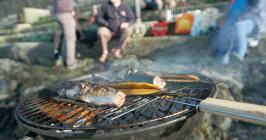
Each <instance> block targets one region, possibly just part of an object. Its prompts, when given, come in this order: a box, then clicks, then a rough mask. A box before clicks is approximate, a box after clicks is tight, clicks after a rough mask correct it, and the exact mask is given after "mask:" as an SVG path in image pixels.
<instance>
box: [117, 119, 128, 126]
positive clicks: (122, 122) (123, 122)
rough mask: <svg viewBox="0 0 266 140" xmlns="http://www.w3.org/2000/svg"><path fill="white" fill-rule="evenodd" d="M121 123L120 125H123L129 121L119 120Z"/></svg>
mask: <svg viewBox="0 0 266 140" xmlns="http://www.w3.org/2000/svg"><path fill="white" fill-rule="evenodd" d="M119 124H120V125H123V124H128V122H127V121H125V120H120V121H119Z"/></svg>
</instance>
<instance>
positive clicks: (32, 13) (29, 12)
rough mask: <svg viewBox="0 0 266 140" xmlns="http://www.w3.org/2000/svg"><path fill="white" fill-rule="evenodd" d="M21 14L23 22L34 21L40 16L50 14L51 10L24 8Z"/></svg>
mask: <svg viewBox="0 0 266 140" xmlns="http://www.w3.org/2000/svg"><path fill="white" fill-rule="evenodd" d="M23 14H24V22H25V23H34V22H36V21H38V20H39V19H40V18H41V17H47V16H50V15H51V12H50V10H47V9H37V8H24V9H23Z"/></svg>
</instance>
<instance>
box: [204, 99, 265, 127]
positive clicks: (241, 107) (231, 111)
mask: <svg viewBox="0 0 266 140" xmlns="http://www.w3.org/2000/svg"><path fill="white" fill-rule="evenodd" d="M199 109H200V110H201V111H204V112H208V113H213V114H217V115H221V116H225V117H231V118H233V119H237V120H241V121H245V122H250V123H254V124H259V125H264V126H266V106H262V105H255V104H248V103H241V102H235V101H228V100H222V99H214V98H207V99H205V100H203V101H202V102H201V103H200V104H199Z"/></svg>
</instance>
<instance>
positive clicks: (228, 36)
mask: <svg viewBox="0 0 266 140" xmlns="http://www.w3.org/2000/svg"><path fill="white" fill-rule="evenodd" d="M254 27H255V23H254V21H253V20H251V19H244V20H239V21H236V22H235V23H234V24H233V25H230V24H227V25H225V26H224V28H222V29H221V31H220V34H219V57H220V60H221V62H222V63H223V64H227V63H228V62H229V59H230V55H231V53H234V54H235V55H236V56H237V57H238V58H239V59H240V60H241V61H242V60H244V57H245V54H246V51H247V47H248V35H249V34H251V33H252V31H253V29H254Z"/></svg>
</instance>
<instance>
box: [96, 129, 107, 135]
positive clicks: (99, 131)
mask: <svg viewBox="0 0 266 140" xmlns="http://www.w3.org/2000/svg"><path fill="white" fill-rule="evenodd" d="M104 133H105V132H104V130H96V134H104Z"/></svg>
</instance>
